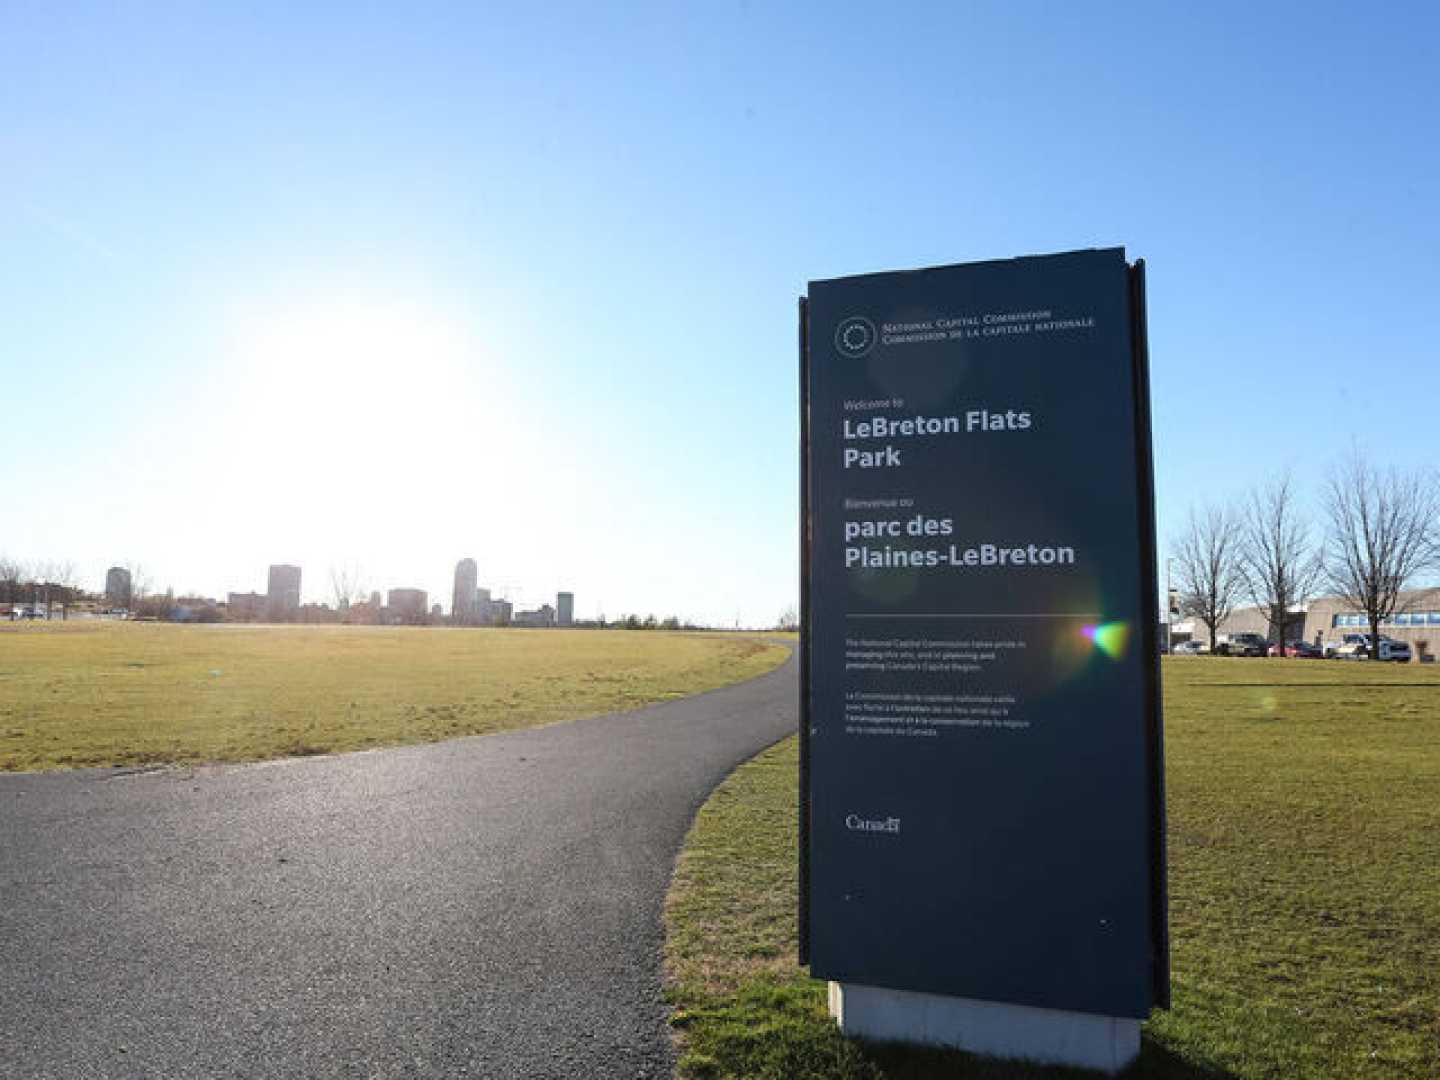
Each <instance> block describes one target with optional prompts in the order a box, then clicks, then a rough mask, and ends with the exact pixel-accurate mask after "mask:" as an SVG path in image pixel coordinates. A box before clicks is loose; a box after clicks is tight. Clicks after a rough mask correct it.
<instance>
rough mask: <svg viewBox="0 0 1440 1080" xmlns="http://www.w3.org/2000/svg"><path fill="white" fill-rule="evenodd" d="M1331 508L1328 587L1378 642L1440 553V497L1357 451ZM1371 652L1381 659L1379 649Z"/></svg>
mask: <svg viewBox="0 0 1440 1080" xmlns="http://www.w3.org/2000/svg"><path fill="white" fill-rule="evenodd" d="M1325 509H1326V512H1327V516H1328V517H1329V519H1330V520H1329V524H1330V534H1329V538H1328V550H1327V552H1326V563H1325V577H1326V580H1327V581H1328V582H1329V585H1330V588H1331V589H1332V590H1333V591H1334V592H1335V593H1336V595H1338V596H1340V597H1341V598H1342V599H1344V600H1345V601H1347V602H1348V603H1349V604H1350V605H1351V606H1352V607H1353V608H1355V609H1356V610H1357V611H1360V612H1362V613H1363V614H1364V615H1365V620H1366V622H1368V623H1369V624H1370V635H1371V637H1370V640H1371V642H1372V643H1378V641H1379V637H1380V624H1381V623H1382V622H1383V621H1385V620H1386V619H1388V618H1390V617H1391V616H1392V615H1394V614H1395V613H1396V612H1397V611H1401V610H1403V609H1404V603H1403V601H1402V598H1401V597H1402V594H1403V593H1404V592H1405V590H1406V589H1407V588H1408V587H1409V586H1410V585H1411V584H1412V583H1413V582H1414V579H1415V578H1416V577H1417V576H1418V575H1420V574H1421V573H1423V572H1424V571H1425V570H1426V569H1427V568H1428V567H1431V566H1434V565H1435V562H1436V558H1437V554H1440V551H1437V544H1440V520H1437V518H1440V490H1437V486H1436V484H1435V482H1434V480H1433V478H1427V477H1425V476H1423V475H1422V474H1420V473H1418V472H1411V473H1402V472H1399V471H1397V470H1395V469H1390V470H1387V471H1385V472H1381V471H1380V470H1378V469H1377V468H1375V467H1374V466H1373V465H1371V464H1370V463H1369V462H1367V461H1366V460H1365V459H1364V458H1363V457H1361V455H1360V453H1359V452H1358V451H1356V452H1354V453H1352V454H1351V456H1350V458H1349V459H1348V460H1346V461H1345V462H1342V463H1341V464H1340V465H1338V466H1336V468H1335V469H1334V470H1333V471H1332V472H1331V474H1330V480H1329V483H1328V485H1327V487H1326V491H1325ZM1369 652H1370V657H1371V659H1373V660H1378V659H1380V650H1379V648H1378V647H1375V648H1372V649H1370V650H1369Z"/></svg>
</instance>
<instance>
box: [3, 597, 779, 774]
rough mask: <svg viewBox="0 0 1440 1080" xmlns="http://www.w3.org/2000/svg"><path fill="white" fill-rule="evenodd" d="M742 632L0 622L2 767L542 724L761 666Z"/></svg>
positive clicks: (249, 753)
mask: <svg viewBox="0 0 1440 1080" xmlns="http://www.w3.org/2000/svg"><path fill="white" fill-rule="evenodd" d="M787 655H788V654H787V652H786V650H785V649H784V648H783V647H781V646H779V645H776V644H773V643H768V642H762V641H759V640H755V639H748V638H745V637H740V636H736V635H725V634H715V635H701V634H667V633H660V632H654V631H649V632H626V631H620V630H607V631H605V632H603V633H602V632H599V631H585V630H546V631H533V630H531V631H527V630H459V629H455V630H451V629H421V628H395V629H389V628H380V627H303V626H288V627H258V626H225V625H220V626H176V625H170V624H164V623H118V622H69V623H48V624H42V625H36V624H30V625H24V624H19V625H8V626H6V625H0V770H16V769H50V768H64V767H73V766H84V765H140V764H149V763H157V762H201V761H250V760H255V759H259V758H269V757H277V756H282V755H288V754H317V753H327V752H331V751H339V750H356V749H362V748H366V747H374V746H386V745H394V744H399V743H413V742H425V741H432V740H435V739H445V738H450V737H452V736H456V735H476V734H484V733H488V732H493V731H505V730H510V729H513V728H521V727H534V726H536V725H540V724H548V723H553V722H555V721H559V720H571V719H574V718H576V717H580V716H589V715H594V714H597V713H606V712H614V711H618V710H622V709H632V708H636V707H638V706H641V705H646V704H650V703H652V702H656V701H664V700H667V699H670V698H676V697H682V696H684V695H687V694H694V693H697V692H699V691H702V690H709V689H713V688H715V687H717V686H723V685H725V684H727V683H732V682H736V681H738V680H741V679H745V678H749V677H751V676H754V675H759V674H761V673H763V672H765V671H768V670H770V669H771V668H772V667H774V666H776V665H777V664H779V663H780V662H781V661H783V660H784V659H785V657H786V656H787Z"/></svg>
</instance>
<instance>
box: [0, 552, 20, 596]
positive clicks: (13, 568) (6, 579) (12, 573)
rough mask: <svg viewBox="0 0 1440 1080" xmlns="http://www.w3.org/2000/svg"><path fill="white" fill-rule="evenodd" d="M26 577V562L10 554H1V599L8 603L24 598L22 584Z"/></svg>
mask: <svg viewBox="0 0 1440 1080" xmlns="http://www.w3.org/2000/svg"><path fill="white" fill-rule="evenodd" d="M25 577H26V573H25V564H24V563H22V562H20V561H19V560H18V559H12V558H10V557H8V556H0V599H3V600H4V601H5V602H6V603H14V602H16V601H17V600H21V599H23V597H22V595H21V592H20V586H21V584H22V583H23V582H24V581H25Z"/></svg>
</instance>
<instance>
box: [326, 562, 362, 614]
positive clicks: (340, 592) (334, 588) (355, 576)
mask: <svg viewBox="0 0 1440 1080" xmlns="http://www.w3.org/2000/svg"><path fill="white" fill-rule="evenodd" d="M330 591H331V593H332V594H333V595H334V597H335V610H336V611H344V610H345V609H346V608H348V607H349V606H350V605H351V604H352V603H354V602H356V601H359V600H364V599H365V576H364V574H362V573H361V572H360V568H359V567H358V566H356V565H355V564H354V563H347V564H345V565H344V566H339V565H336V566H331V567H330Z"/></svg>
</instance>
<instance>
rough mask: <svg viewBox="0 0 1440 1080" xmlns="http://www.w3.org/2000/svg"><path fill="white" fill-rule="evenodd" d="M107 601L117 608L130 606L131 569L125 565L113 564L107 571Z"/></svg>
mask: <svg viewBox="0 0 1440 1080" xmlns="http://www.w3.org/2000/svg"><path fill="white" fill-rule="evenodd" d="M105 602H106V603H107V604H109V605H110V606H111V607H117V608H128V607H129V606H130V571H129V570H126V569H125V568H124V567H123V566H112V567H111V568H110V569H109V570H108V571H106V573H105Z"/></svg>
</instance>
